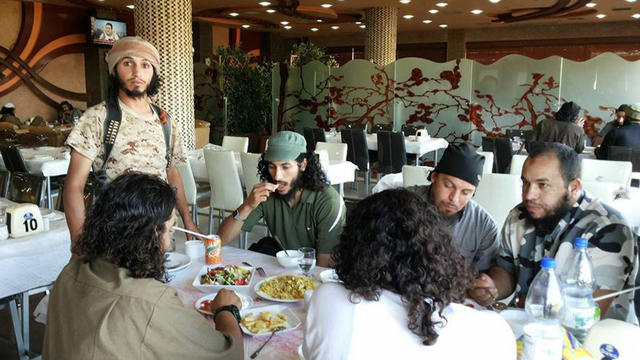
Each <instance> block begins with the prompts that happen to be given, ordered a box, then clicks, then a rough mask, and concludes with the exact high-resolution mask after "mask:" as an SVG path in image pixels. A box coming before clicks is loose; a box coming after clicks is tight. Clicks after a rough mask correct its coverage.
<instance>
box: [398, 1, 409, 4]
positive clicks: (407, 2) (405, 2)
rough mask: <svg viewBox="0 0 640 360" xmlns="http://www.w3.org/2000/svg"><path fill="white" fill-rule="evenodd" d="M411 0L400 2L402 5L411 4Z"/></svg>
mask: <svg viewBox="0 0 640 360" xmlns="http://www.w3.org/2000/svg"><path fill="white" fill-rule="evenodd" d="M410 2H411V0H400V4H409V3H410Z"/></svg>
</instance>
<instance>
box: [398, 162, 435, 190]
mask: <svg viewBox="0 0 640 360" xmlns="http://www.w3.org/2000/svg"><path fill="white" fill-rule="evenodd" d="M432 170H433V168H432V167H430V166H412V165H405V166H403V167H402V186H404V187H409V186H415V185H429V184H431V181H429V179H427V176H428V175H429V173H430V172H431V171H432Z"/></svg>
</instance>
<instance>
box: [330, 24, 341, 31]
mask: <svg viewBox="0 0 640 360" xmlns="http://www.w3.org/2000/svg"><path fill="white" fill-rule="evenodd" d="M331 28H332V29H333V30H338V29H340V26H336V25H333V26H332V27H331Z"/></svg>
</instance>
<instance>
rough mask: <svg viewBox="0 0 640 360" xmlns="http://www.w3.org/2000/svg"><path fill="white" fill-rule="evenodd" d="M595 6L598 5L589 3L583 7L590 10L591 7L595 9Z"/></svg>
mask: <svg viewBox="0 0 640 360" xmlns="http://www.w3.org/2000/svg"><path fill="white" fill-rule="evenodd" d="M596 5H598V4H596V3H594V2H590V3H588V4H587V5H585V6H586V7H589V8H592V7H596Z"/></svg>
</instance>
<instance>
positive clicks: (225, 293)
mask: <svg viewBox="0 0 640 360" xmlns="http://www.w3.org/2000/svg"><path fill="white" fill-rule="evenodd" d="M226 305H235V306H237V307H238V309H242V301H240V298H239V297H238V295H236V293H235V292H234V291H233V290H227V289H222V290H220V291H218V295H216V297H215V298H214V299H213V301H212V302H211V312H215V311H216V309H218V308H219V307H221V306H226Z"/></svg>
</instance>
